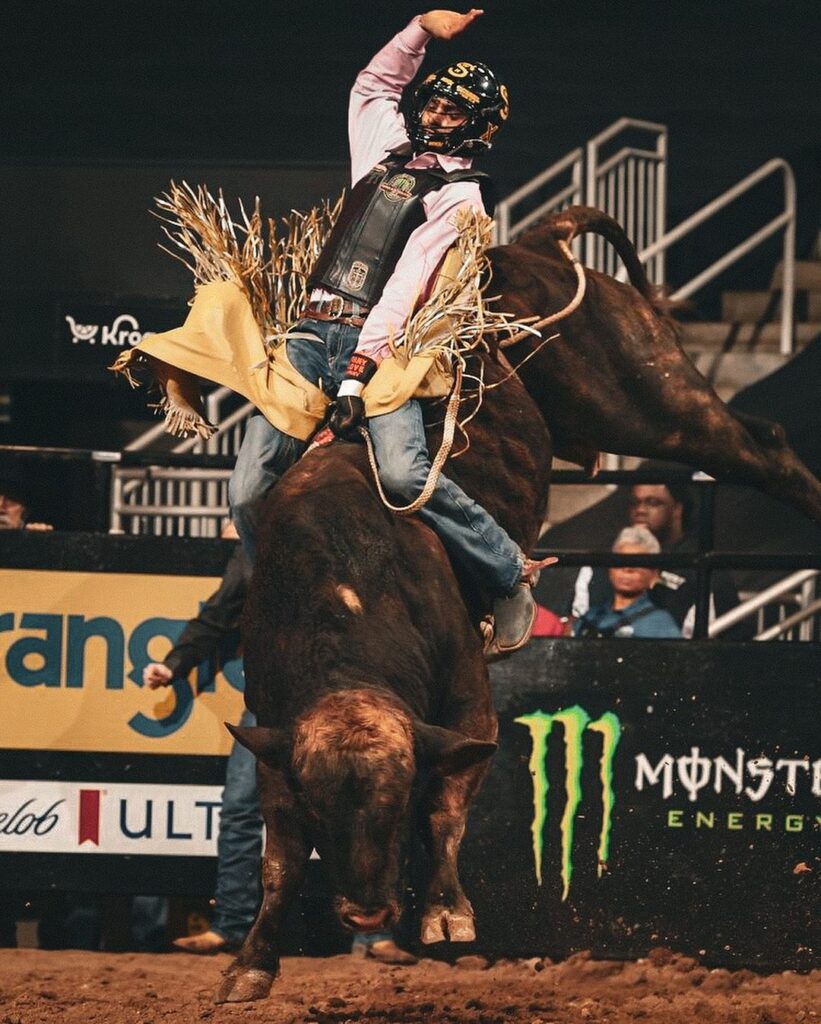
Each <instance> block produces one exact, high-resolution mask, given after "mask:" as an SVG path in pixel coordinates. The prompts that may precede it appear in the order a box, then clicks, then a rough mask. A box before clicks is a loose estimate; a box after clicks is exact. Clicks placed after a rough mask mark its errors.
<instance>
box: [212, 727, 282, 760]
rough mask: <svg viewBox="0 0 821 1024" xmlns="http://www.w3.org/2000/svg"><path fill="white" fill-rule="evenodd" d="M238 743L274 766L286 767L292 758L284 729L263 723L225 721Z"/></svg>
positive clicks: (259, 758)
mask: <svg viewBox="0 0 821 1024" xmlns="http://www.w3.org/2000/svg"><path fill="white" fill-rule="evenodd" d="M225 727H226V729H227V730H228V731H229V732H230V733H231V735H232V736H233V737H234V739H235V740H236V741H237V743H241V744H242V745H243V747H247V748H248V750H250V751H251V753H252V754H254V755H255V756H256V757H257V759H258V760H260V761H264V762H265V764H268V765H270V766H271V767H272V768H286V767H287V765H288V761H289V759H290V753H291V750H290V743H289V736H288V734H287V733H286V732H285V730H284V729H268V728H267V727H265V726H263V725H231V724H230V723H229V722H226V723H225Z"/></svg>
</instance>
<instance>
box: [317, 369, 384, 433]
mask: <svg viewBox="0 0 821 1024" xmlns="http://www.w3.org/2000/svg"><path fill="white" fill-rule="evenodd" d="M375 373H376V363H375V362H374V361H373V359H371V358H370V357H369V356H363V355H362V353H361V352H354V354H353V355H352V356H351V358H350V361H349V363H348V368H347V369H346V370H345V376H344V377H343V378H342V383H341V384H340V385H339V392H338V394H337V396H336V405H335V406H334V411H333V412H332V413H331V418H330V420H329V422H328V426H329V427H330V428H331V430H332V431H333V432H334V433H335V434H336V436H337V437H341V438H343V440H345V441H358V440H359V428H360V427H361V426H362V423H363V421H364V419H365V403H364V401H363V400H362V397H361V396H362V391H363V389H364V388H365V385H366V384H367V383H368V382H369V381H370V380H371V378H372V377H373V375H374V374H375Z"/></svg>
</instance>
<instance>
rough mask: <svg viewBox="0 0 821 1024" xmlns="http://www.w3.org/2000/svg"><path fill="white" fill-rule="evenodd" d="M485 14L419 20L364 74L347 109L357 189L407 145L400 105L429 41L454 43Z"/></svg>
mask: <svg viewBox="0 0 821 1024" xmlns="http://www.w3.org/2000/svg"><path fill="white" fill-rule="evenodd" d="M481 14H482V11H481V10H480V9H478V8H471V10H469V11H468V12H467V13H466V14H460V13H459V12H458V11H445V10H435V11H428V12H427V13H426V14H420V15H418V16H417V17H416V18H414V19H413V21H411V22H410V24H408V25H406V26H405V28H403V29H402V31H401V32H398V33H397V34H396V35H395V36H394V37H393V39H391V41H390V42H389V43H388V44H387V45H386V46H383V47H382V49H381V50H380V51H379V53H377V54H376V56H375V57H373V58H372V59H371V61H370V63H369V64H368V65H367V67H365V68H363V70H362V71H360V72H359V74H358V75H357V78H356V81H355V82H354V86H353V89H352V90H351V98H350V104H349V107H348V139H349V141H350V146H351V182H352V184H354V185H355V184H356V182H357V181H359V179H360V178H361V177H362V176H363V175H364V174H367V172H368V171H369V170H370V169H371V168H372V167H373V165H374V164H376V163H377V162H378V161H379V160H381V159H382V157H383V156H385V154H386V153H389V152H391V151H392V150H396V149H400V148H401V147H403V146H407V145H408V136H407V132H406V130H405V121H404V119H403V117H402V115H401V114H400V113H399V102H400V100H401V99H402V90H403V89H404V88H405V86H406V85H407V84H408V83H409V82H411V81H413V78H414V76H415V75H416V72H417V71H418V70H419V66H420V64H421V63H422V59H423V58H424V56H425V47H426V46H427V45H428V41H429V40H430V39H431V38H432V37H435V38H437V39H445V40H447V39H453V37H454V36H457V35H459V34H460V33H461V32H464V30H465V29H466V28H467V27H468V25H470V24H471V23H472V22H473V21H475V20H476V18H478V17H479V16H480V15H481Z"/></svg>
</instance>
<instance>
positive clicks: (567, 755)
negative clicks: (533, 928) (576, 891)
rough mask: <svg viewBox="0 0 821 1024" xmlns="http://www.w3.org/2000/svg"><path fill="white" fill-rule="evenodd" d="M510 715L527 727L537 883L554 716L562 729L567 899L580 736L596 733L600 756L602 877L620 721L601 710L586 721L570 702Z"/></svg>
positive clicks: (577, 800)
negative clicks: (556, 708) (566, 705)
mask: <svg viewBox="0 0 821 1024" xmlns="http://www.w3.org/2000/svg"><path fill="white" fill-rule="evenodd" d="M515 721H516V722H517V723H518V724H520V725H524V726H526V727H527V729H528V730H529V731H530V739H531V743H532V745H533V749H532V752H531V755H530V764H529V767H530V775H531V778H532V779H533V824H532V826H531V832H532V833H533V860H534V865H535V870H536V881H537V883H538V884H539V885H541V884H542V854H543V850H544V830H545V825H546V824H547V794H548V790H549V783H548V778H547V750H548V745H547V744H548V737H549V736H550V733H551V731H552V729H553V725H554V723H556V722H558V723H559V724H560V725H561V726H562V728H563V730H564V760H565V778H564V788H565V796H566V800H565V805H564V814H563V815H562V823H561V833H562V900H563V901H564V900H566V899H567V895H568V893H569V892H570V881H571V879H572V877H573V832H574V827H575V822H576V812H577V810H578V808H579V804H580V803H581V799H582V765H583V763H584V755H583V751H582V739H583V736H584V733H585V731H587V732H593V733H599V734H600V735H601V757H600V762H599V766H600V767H599V779H600V780H601V803H602V824H601V833H600V835H599V850H598V874H599V877H601V875H602V872H603V870H604V867H605V865H606V864H607V858H608V855H609V852H610V829H611V826H612V824H613V805H614V804H615V800H616V798H615V793H614V792H613V759H614V757H615V753H616V747H617V746H618V743H619V740H620V739H621V723H620V722H619V720H618V718H617V717H616V715H614V714H613V712H612V711H605V713H604V714H603V715H602V716H601V718H598V719H596V721H595V722H594V721H591V718H590V715H588V713H587V712H586V711H585V710H584V708H582V707H579V705H578V704H574V705H573V707H570V708H562V709H561V711H557V712H556V713H555V714H552V715H548V714H545V712H543V711H535V712H534V713H533V714H532V715H521V716H520V717H519V718H517V719H515Z"/></svg>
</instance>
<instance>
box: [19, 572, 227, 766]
mask: <svg viewBox="0 0 821 1024" xmlns="http://www.w3.org/2000/svg"><path fill="white" fill-rule="evenodd" d="M218 585H219V579H215V578H213V577H205V576H149V575H138V574H130V573H129V574H126V573H82V572H54V571H51V570H49V571H39V570H38V571H34V570H19V569H0V748H7V749H8V748H16V749H26V750H82V751H101V752H115V753H139V754H227V753H228V751H229V750H230V747H231V742H232V740H231V736H230V735H229V733H228V731H227V730H226V729H225V726H224V725H223V723H224V722H226V721H227V722H236V721H238V719H239V716H240V714H241V713H242V709H243V707H244V704H243V697H242V692H241V690H242V688H243V678H242V669H241V664H240V662H239V661H234V662H229V663H227V664H226V665H225V666H223V668H222V671H220V672H219V673H218V674H216V675H213V673H212V672H211V671H210V670H209V667H208V666H206V665H203V666H199V667H198V668H197V669H194V670H193V671H192V672H191V676H190V678H189V679H186V680H176V681H175V682H174V683H173V685H172V686H169V687H165V688H163V689H160V690H149V689H147V688H144V687H143V686H142V673H143V668H144V667H145V666H146V665H147V664H148V663H149V662H151V661H162V659H163V658H164V657H165V655H166V654H167V653H168V651H169V650H170V649H171V647H172V646H173V644H174V642H175V641H176V639H177V638H178V636H179V634H180V633H181V632H182V630H183V629H184V627H185V624H186V623H187V621H188V620H189V619H190V618H192V617H193V616H194V615H195V614H196V613H197V611H198V610H199V607H200V605H201V603H202V602H203V601H204V600H206V598H208V597H209V596H210V595H211V594H212V593H213V592H214V590H216V588H217V586H218Z"/></svg>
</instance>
